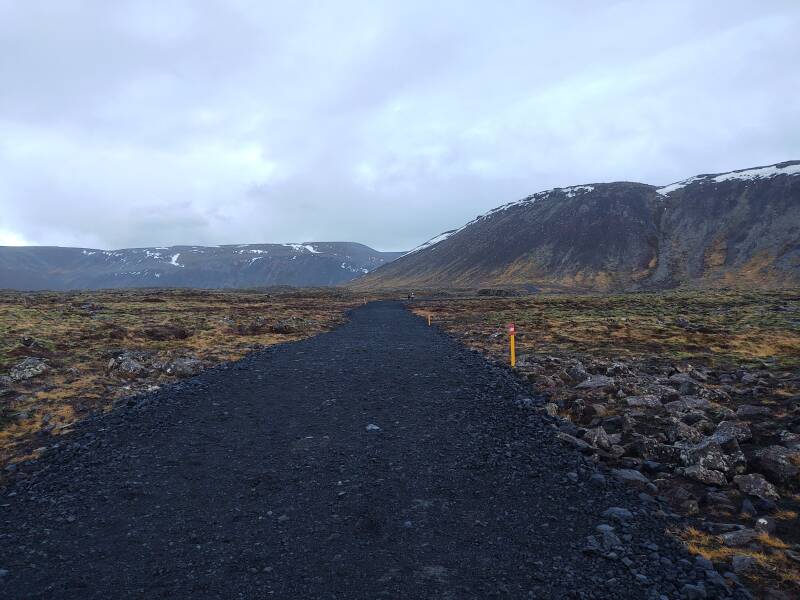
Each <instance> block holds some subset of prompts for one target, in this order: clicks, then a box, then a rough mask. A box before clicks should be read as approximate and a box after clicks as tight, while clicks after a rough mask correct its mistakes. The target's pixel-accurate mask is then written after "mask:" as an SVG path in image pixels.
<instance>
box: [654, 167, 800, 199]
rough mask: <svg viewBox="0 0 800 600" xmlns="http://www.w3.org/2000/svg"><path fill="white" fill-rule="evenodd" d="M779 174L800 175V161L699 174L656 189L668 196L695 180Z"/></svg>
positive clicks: (708, 180) (724, 179)
mask: <svg viewBox="0 0 800 600" xmlns="http://www.w3.org/2000/svg"><path fill="white" fill-rule="evenodd" d="M778 175H800V163H797V164H789V165H784V166H779V165H771V166H769V167H756V168H754V169H744V170H742V171H730V172H729V173H720V174H719V175H697V176H695V177H689V179H684V180H683V181H676V182H675V183H671V184H669V185H665V186H664V187H661V188H658V189H657V190H656V191H657V192H658V193H659V194H661V195H662V196H667V195H669V194H671V193H672V192H674V191H676V190H679V189H681V188H684V187H686V186H687V185H690V184H692V183H695V182H700V183H721V182H723V181H732V180H740V181H755V180H757V179H769V178H771V177H777V176H778Z"/></svg>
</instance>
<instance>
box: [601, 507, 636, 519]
mask: <svg viewBox="0 0 800 600" xmlns="http://www.w3.org/2000/svg"><path fill="white" fill-rule="evenodd" d="M603 516H604V517H605V518H606V519H613V520H615V521H619V522H620V523H624V522H625V521H627V520H628V519H632V518H633V513H632V512H631V511H629V510H628V509H627V508H621V507H619V506H612V507H611V508H607V509H606V510H605V511H603Z"/></svg>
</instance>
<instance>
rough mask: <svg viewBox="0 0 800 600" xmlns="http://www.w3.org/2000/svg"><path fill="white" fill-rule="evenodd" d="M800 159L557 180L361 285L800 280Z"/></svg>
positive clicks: (597, 287)
mask: <svg viewBox="0 0 800 600" xmlns="http://www.w3.org/2000/svg"><path fill="white" fill-rule="evenodd" d="M799 175H800V161H797V160H793V161H784V162H781V163H776V164H774V165H767V166H761V167H751V168H748V169H739V170H736V171H729V172H726V173H712V174H703V175H695V176H693V177H690V178H688V179H684V180H681V181H678V182H675V183H672V184H669V185H666V186H656V185H651V184H645V183H638V182H611V183H591V184H582V185H576V186H569V187H564V188H553V189H550V190H544V191H541V192H537V193H535V194H531V195H529V196H527V197H525V198H522V199H520V200H516V201H513V202H509V203H507V204H503V205H501V206H498V207H496V208H494V209H492V210H490V211H488V212H487V213H484V214H482V215H479V216H478V217H476V218H475V219H473V220H472V221H470V222H468V223H466V224H465V225H463V226H462V227H459V228H455V229H452V230H449V231H446V232H444V233H442V234H439V235H438V236H435V237H434V238H431V240H429V241H428V242H425V243H424V244H421V245H420V246H418V247H416V248H414V249H412V250H411V251H410V252H408V253H407V254H405V255H404V256H402V257H400V258H399V259H397V260H396V261H394V262H393V263H391V264H390V265H386V266H383V267H381V268H379V269H377V270H376V271H374V272H371V273H370V274H367V275H365V276H363V277H360V278H359V279H358V280H356V281H355V282H353V284H352V285H353V286H354V287H357V288H370V287H377V288H391V287H399V288H402V287H480V286H498V285H500V286H502V285H528V286H531V285H532V286H540V287H542V288H546V289H547V288H550V289H568V290H578V291H613V290H619V291H635V290H641V289H652V288H658V289H663V288H674V287H682V286H689V287H692V286H699V287H718V286H745V287H746V286H752V287H765V286H782V285H797V284H798V283H800V176H799Z"/></svg>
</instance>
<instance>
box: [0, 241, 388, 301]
mask: <svg viewBox="0 0 800 600" xmlns="http://www.w3.org/2000/svg"><path fill="white" fill-rule="evenodd" d="M401 254H402V253H400V252H378V251H377V250H373V249H372V248H369V247H367V246H364V245H363V244H356V243H351V242H310V243H303V244H243V245H238V246H211V247H209V246H171V247H169V248H164V247H162V248H129V249H125V250H95V249H90V248H59V247H47V246H28V247H9V246H6V247H0V288H7V289H20V290H38V289H53V290H63V289H98V288H122V287H202V288H235V287H260V286H268V285H296V286H321V285H337V284H341V283H345V282H347V281H349V280H351V279H353V278H354V277H356V276H358V275H362V274H364V273H367V272H369V271H371V270H373V269H375V268H377V267H378V266H380V265H382V264H384V263H386V262H389V261H391V260H394V259H395V258H397V257H398V256H400V255H401Z"/></svg>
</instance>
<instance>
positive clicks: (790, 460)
mask: <svg viewBox="0 0 800 600" xmlns="http://www.w3.org/2000/svg"><path fill="white" fill-rule="evenodd" d="M798 463H800V452H798V451H796V450H790V449H789V448H784V447H783V446H769V447H767V448H763V449H761V450H759V451H758V452H756V456H755V465H756V468H757V469H758V470H759V471H760V472H762V473H764V475H766V476H767V479H769V480H770V481H772V482H773V483H778V484H792V483H794V484H797V483H798V475H800V469H799V468H798V467H797V466H796V465H797V464H798Z"/></svg>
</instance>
